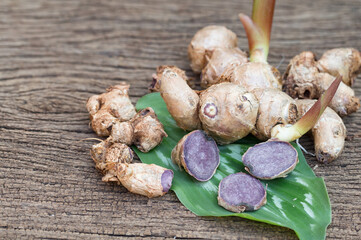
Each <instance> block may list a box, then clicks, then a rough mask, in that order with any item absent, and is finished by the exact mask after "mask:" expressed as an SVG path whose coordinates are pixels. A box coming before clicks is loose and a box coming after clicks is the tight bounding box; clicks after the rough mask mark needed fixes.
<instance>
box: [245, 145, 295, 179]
mask: <svg viewBox="0 0 361 240" xmlns="http://www.w3.org/2000/svg"><path fill="white" fill-rule="evenodd" d="M242 162H243V164H244V165H245V166H246V167H247V168H248V171H249V172H250V173H251V174H252V175H253V176H255V177H257V178H261V179H272V178H275V177H278V176H282V174H283V173H285V172H287V171H288V170H290V169H291V170H292V169H293V167H294V166H295V165H296V164H297V162H298V158H297V151H296V149H295V148H294V147H292V145H291V144H289V143H288V142H283V141H268V142H264V143H260V144H257V145H255V146H254V147H251V148H250V149H248V150H247V152H246V153H245V154H244V155H243V158H242Z"/></svg>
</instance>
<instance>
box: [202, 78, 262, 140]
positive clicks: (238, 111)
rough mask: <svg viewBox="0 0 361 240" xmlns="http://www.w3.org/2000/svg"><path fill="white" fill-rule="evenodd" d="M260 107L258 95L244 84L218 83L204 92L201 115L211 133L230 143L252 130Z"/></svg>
mask: <svg viewBox="0 0 361 240" xmlns="http://www.w3.org/2000/svg"><path fill="white" fill-rule="evenodd" d="M258 107H259V104H258V101H257V99H256V97H255V96H254V95H253V94H252V93H250V92H248V91H247V90H246V89H244V88H243V87H241V86H239V85H237V84H233V83H219V84H216V85H213V86H211V87H209V88H207V89H206V90H204V91H203V92H202V93H201V95H200V110H199V118H200V120H201V122H202V127H203V130H204V131H205V132H206V133H207V134H208V135H210V136H212V137H213V138H214V139H215V140H216V141H217V143H219V144H228V143H231V142H235V141H237V140H238V139H241V138H243V137H245V136H246V135H248V133H250V132H251V131H252V130H253V128H254V125H255V123H256V118H257V112H258ZM210 111H211V112H210ZM207 112H208V113H207Z"/></svg>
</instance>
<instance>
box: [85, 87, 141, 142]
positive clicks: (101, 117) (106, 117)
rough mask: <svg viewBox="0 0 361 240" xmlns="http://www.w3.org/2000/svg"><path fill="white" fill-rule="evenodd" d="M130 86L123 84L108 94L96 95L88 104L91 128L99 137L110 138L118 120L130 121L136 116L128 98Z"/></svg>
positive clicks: (109, 89)
mask: <svg viewBox="0 0 361 240" xmlns="http://www.w3.org/2000/svg"><path fill="white" fill-rule="evenodd" d="M128 90H129V84H127V83H125V82H121V83H120V84H118V85H116V86H113V87H110V88H108V89H107V92H106V93H103V94H100V95H94V96H92V97H90V98H89V99H88V102H87V104H86V107H87V110H88V112H89V114H90V120H91V126H92V128H93V130H94V131H95V133H96V134H97V135H98V136H101V137H106V136H109V134H110V132H109V131H108V128H110V127H111V126H112V125H113V123H114V122H115V121H116V120H119V121H128V120H130V119H131V118H132V117H134V115H135V114H136V112H135V108H134V106H133V104H132V103H131V101H130V99H129V96H128Z"/></svg>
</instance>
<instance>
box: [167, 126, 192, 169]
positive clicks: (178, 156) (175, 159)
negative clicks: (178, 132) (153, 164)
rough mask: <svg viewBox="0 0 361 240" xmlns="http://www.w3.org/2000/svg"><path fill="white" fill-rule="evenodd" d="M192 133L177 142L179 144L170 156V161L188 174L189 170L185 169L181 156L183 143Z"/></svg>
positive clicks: (185, 165)
mask: <svg viewBox="0 0 361 240" xmlns="http://www.w3.org/2000/svg"><path fill="white" fill-rule="evenodd" d="M192 133H193V132H190V133H188V134H186V135H184V136H183V137H182V138H181V140H179V142H178V143H177V145H176V146H175V147H174V148H173V150H172V154H171V158H172V161H173V162H174V163H175V164H177V165H178V166H179V167H183V168H184V170H185V171H186V172H187V173H189V170H188V168H187V164H186V163H185V161H184V156H183V153H184V151H183V147H184V142H185V141H186V140H187V138H188V137H189V135H191V134H192Z"/></svg>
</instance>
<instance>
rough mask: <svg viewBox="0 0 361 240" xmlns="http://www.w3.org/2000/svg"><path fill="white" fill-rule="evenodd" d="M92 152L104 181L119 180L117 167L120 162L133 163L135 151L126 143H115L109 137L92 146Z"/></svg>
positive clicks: (96, 166)
mask: <svg viewBox="0 0 361 240" xmlns="http://www.w3.org/2000/svg"><path fill="white" fill-rule="evenodd" d="M90 154H91V156H92V158H93V160H94V162H95V168H96V169H98V170H99V171H100V172H101V173H102V174H103V175H104V177H103V178H102V181H104V182H117V183H118V184H119V181H118V178H117V177H116V173H115V167H116V165H117V164H120V163H131V162H132V161H133V151H132V150H131V149H130V148H129V147H128V146H127V145H125V144H122V143H114V142H112V141H111V137H109V138H108V139H107V140H105V141H101V142H100V143H98V144H95V145H93V146H92V148H91V150H90Z"/></svg>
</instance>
